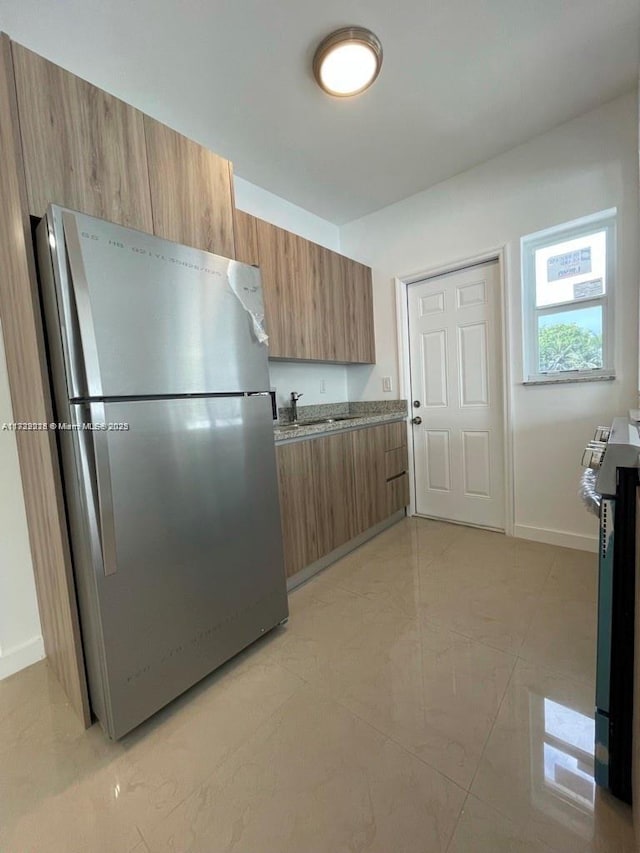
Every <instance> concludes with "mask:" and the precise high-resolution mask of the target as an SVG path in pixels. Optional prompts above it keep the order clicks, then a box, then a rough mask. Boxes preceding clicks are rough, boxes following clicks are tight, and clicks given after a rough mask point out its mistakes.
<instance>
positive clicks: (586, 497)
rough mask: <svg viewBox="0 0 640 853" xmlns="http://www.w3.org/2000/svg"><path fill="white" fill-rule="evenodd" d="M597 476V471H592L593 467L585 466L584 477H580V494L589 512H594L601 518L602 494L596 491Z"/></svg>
mask: <svg viewBox="0 0 640 853" xmlns="http://www.w3.org/2000/svg"><path fill="white" fill-rule="evenodd" d="M597 476H598V475H597V473H596V472H595V471H592V470H591V468H585V471H584V473H583V475H582V477H580V487H579V488H578V494H579V495H580V497H581V498H582V503H583V504H584V505H585V506H586V508H587V509H588V510H589V512H592V513H593V514H594V515H597V516H598V518H599V517H600V503H601V501H602V496H601V495H600V494H599V492H596V478H597Z"/></svg>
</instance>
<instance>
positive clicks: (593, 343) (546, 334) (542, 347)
mask: <svg viewBox="0 0 640 853" xmlns="http://www.w3.org/2000/svg"><path fill="white" fill-rule="evenodd" d="M538 352H539V361H540V372H541V373H553V372H556V371H561V370H591V369H594V368H598V367H602V335H597V334H596V333H595V332H592V331H591V330H590V329H584V328H582V327H581V326H578V325H577V324H576V323H559V324H557V325H553V326H546V327H545V328H543V329H540V330H539V333H538Z"/></svg>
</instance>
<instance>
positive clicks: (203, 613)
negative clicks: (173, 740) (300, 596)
mask: <svg viewBox="0 0 640 853" xmlns="http://www.w3.org/2000/svg"><path fill="white" fill-rule="evenodd" d="M73 409H74V412H75V414H74V415H73V420H74V421H76V422H78V423H82V422H83V421H85V422H87V421H89V420H90V418H96V417H97V416H99V417H104V418H105V419H106V421H105V422H106V423H107V424H109V423H114V424H128V425H129V429H128V430H120V429H118V430H114V431H107V430H95V429H94V431H91V432H89V431H82V430H81V431H78V432H73V433H70V434H68V435H65V436H64V437H63V440H66V441H69V442H71V443H73V446H74V453H73V454H72V458H74V459H75V463H74V466H75V471H74V472H73V473H71V474H70V473H69V472H68V471H65V475H66V480H67V483H77V484H78V486H77V490H76V494H75V497H72V507H71V512H70V518H71V525H72V530H73V533H74V535H73V537H72V538H73V543H74V562H75V572H76V577H77V579H78V586H79V593H80V608H81V617H82V630H83V635H84V637H85V647H86V649H87V662H88V671H89V683H90V690H91V696H92V705H93V707H94V709H95V710H96V714H97V715H98V717H99V718H100V721H101V723H102V725H103V727H104V728H105V730H106V731H107V733H108V734H109V735H110V736H111V737H113V738H119V737H121V736H122V735H123V734H125V733H126V732H128V731H130V730H131V729H132V728H134V727H135V726H137V725H138V724H139V723H141V722H142V721H143V720H145V719H146V718H147V717H149V716H150V715H151V714H153V713H154V712H155V711H157V710H158V709H159V708H161V707H162V706H164V705H165V704H167V702H169V701H170V700H171V699H173V698H174V697H176V696H177V695H179V694H180V693H182V692H183V691H184V690H186V689H187V688H188V687H190V686H191V685H192V684H194V683H195V682H197V681H198V680H200V679H201V678H203V677H204V676H205V675H207V673H209V672H211V671H212V670H213V669H215V668H216V667H217V666H219V665H220V664H222V663H223V662H224V661H226V660H228V659H229V658H230V657H232V656H233V655H234V654H236V653H237V652H238V651H240V650H241V649H242V648H244V647H245V646H247V645H248V644H250V643H251V642H253V641H254V640H255V639H256V638H258V637H259V636H260V635H261V634H263V633H265V632H266V631H268V630H269V629H270V628H272V627H274V626H275V625H277V624H278V623H280V622H281V621H282V620H283V619H285V618H286V617H287V612H288V611H287V595H286V586H285V576H284V567H283V557H282V538H281V531H280V514H279V504H278V493H277V477H276V465H275V450H274V445H273V427H272V421H271V405H270V399H269V397H268V396H266V397H264V396H259V397H245V396H236V397H211V398H190V399H189V398H181V399H174V400H142V401H135V402H130V401H126V402H120V401H118V402H107V403H105V404H104V407H103V410H102V411H98V410H97V408H96V406H95V405H89V404H82V403H81V404H75V405H74V406H73ZM95 423H96V422H95V421H94V426H95ZM64 458H65V456H64V454H63V459H64ZM105 484H106V486H105ZM88 507H92V510H91V511H88ZM74 528H75V529H74Z"/></svg>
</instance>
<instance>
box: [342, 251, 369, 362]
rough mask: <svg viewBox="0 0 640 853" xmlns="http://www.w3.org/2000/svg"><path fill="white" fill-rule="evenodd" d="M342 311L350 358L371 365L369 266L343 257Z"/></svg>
mask: <svg viewBox="0 0 640 853" xmlns="http://www.w3.org/2000/svg"><path fill="white" fill-rule="evenodd" d="M344 260H345V265H346V268H345V285H344V288H345V290H344V292H345V297H344V298H345V313H346V318H347V349H348V355H349V359H348V360H349V361H352V362H360V363H364V364H374V363H375V360H376V349H375V337H374V330H373V288H372V282H371V269H370V267H366V266H364V264H359V263H357V261H352V260H350V259H348V258H345V259H344Z"/></svg>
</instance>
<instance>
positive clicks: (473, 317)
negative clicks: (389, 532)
mask: <svg viewBox="0 0 640 853" xmlns="http://www.w3.org/2000/svg"><path fill="white" fill-rule="evenodd" d="M408 298H409V350H410V358H411V401H410V409H411V415H412V417H414V418H417V419H418V423H414V425H413V447H414V463H415V472H414V473H415V495H416V512H417V513H418V514H419V515H426V516H430V517H432V518H442V519H450V520H451V521H459V522H462V523H466V524H477V525H480V526H482V527H492V528H495V529H497V530H504V526H505V506H504V504H505V496H504V435H503V431H504V426H503V400H502V339H501V334H502V333H501V324H500V279H499V267H498V263H497V261H493V262H491V263H488V264H481V265H479V266H475V267H469V268H468V269H464V270H459V271H458V272H454V273H449V274H448V275H443V276H438V277H436V278H430V279H427V280H426V281H420V282H416V283H415V284H411V285H409V287H408ZM414 401H415V403H416V405H414Z"/></svg>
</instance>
